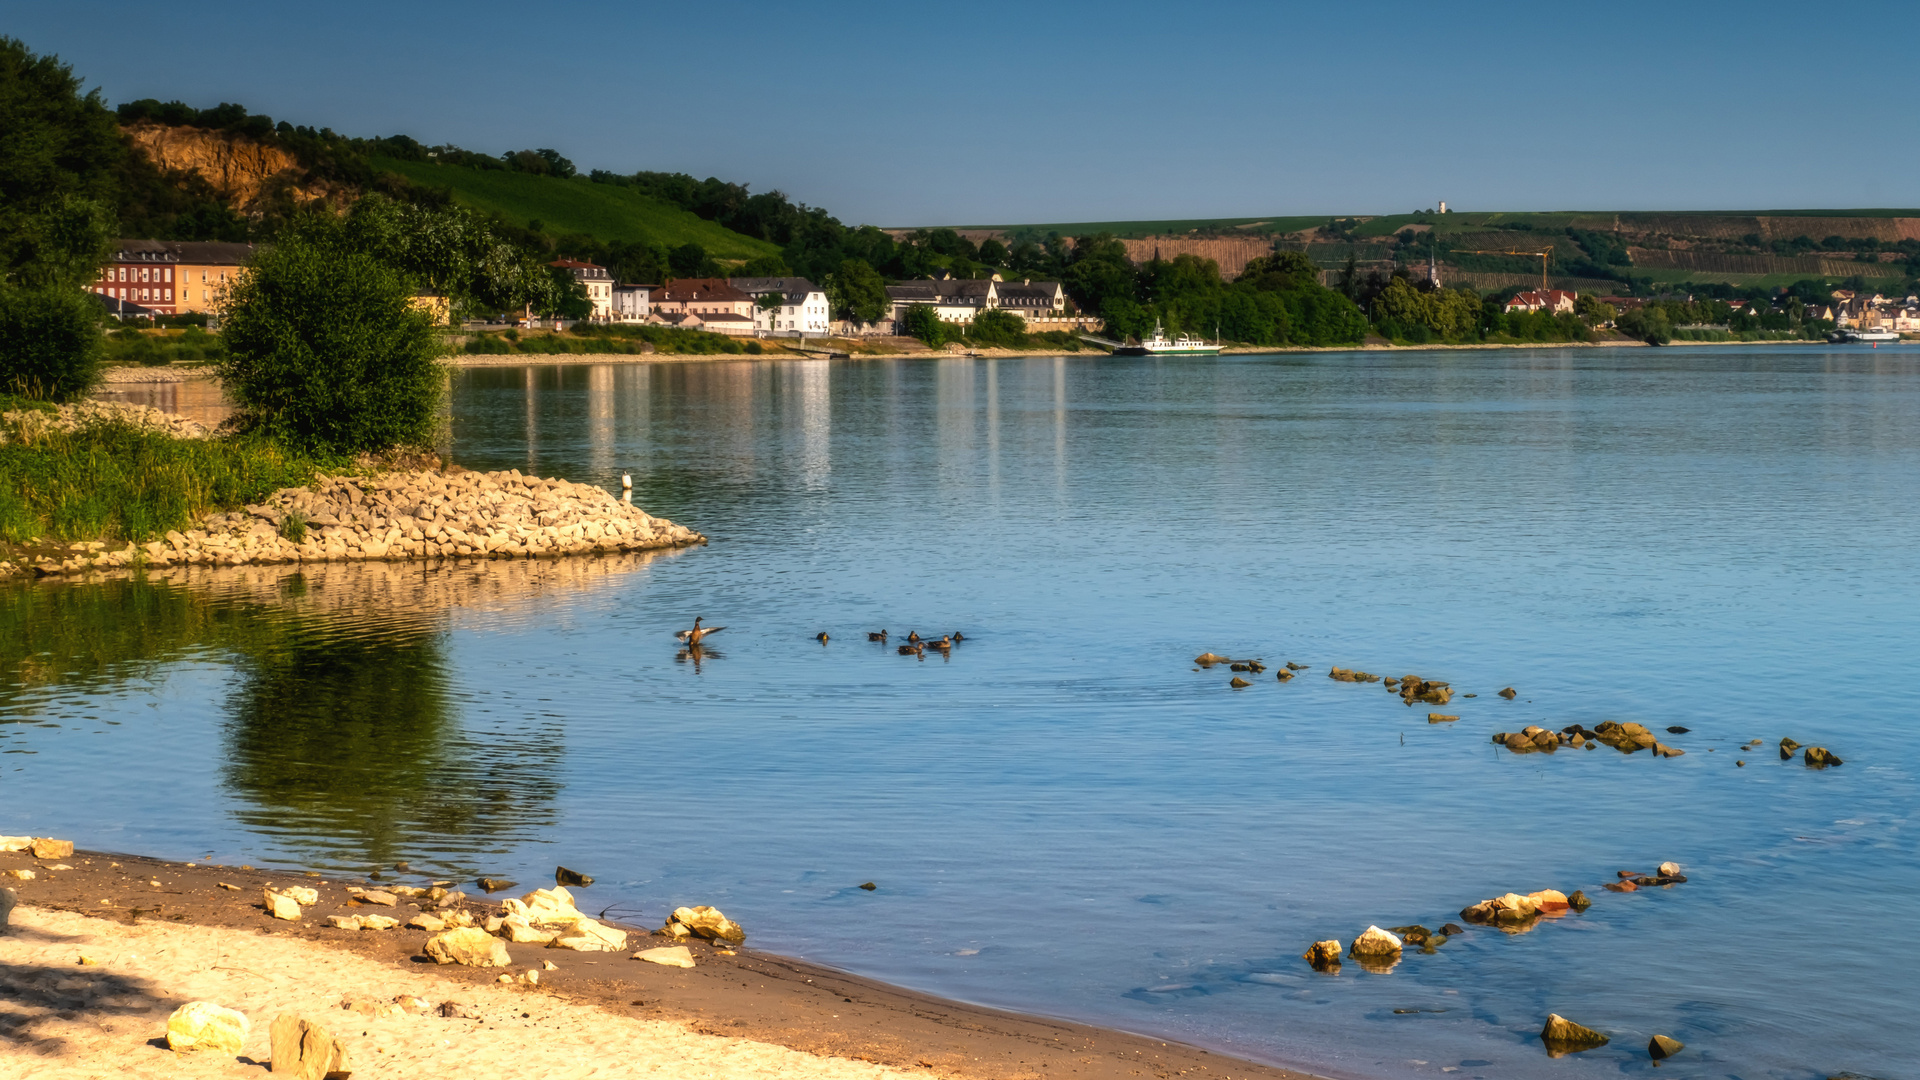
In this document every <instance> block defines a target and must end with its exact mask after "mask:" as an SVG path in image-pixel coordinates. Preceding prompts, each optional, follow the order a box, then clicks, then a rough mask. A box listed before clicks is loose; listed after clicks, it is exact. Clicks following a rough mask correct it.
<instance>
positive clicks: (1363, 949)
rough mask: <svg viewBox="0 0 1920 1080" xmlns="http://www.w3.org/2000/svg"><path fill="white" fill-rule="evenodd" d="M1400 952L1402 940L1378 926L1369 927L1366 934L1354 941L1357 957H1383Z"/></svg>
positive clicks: (1354, 953) (1353, 950)
mask: <svg viewBox="0 0 1920 1080" xmlns="http://www.w3.org/2000/svg"><path fill="white" fill-rule="evenodd" d="M1399 951H1400V939H1399V938H1397V937H1395V936H1394V935H1392V934H1390V933H1388V932H1387V931H1385V930H1382V929H1380V928H1379V927H1377V926H1369V927H1367V929H1366V932H1365V933H1363V934H1361V935H1360V936H1359V937H1357V938H1354V939H1353V949H1352V952H1353V955H1355V956H1383V955H1386V954H1388V953H1397V952H1399Z"/></svg>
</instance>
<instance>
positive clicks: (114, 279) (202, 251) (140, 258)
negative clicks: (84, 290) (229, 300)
mask: <svg viewBox="0 0 1920 1080" xmlns="http://www.w3.org/2000/svg"><path fill="white" fill-rule="evenodd" d="M253 252H254V247H253V245H252V244H230V243H225V242H222V241H215V240H122V241H120V246H119V249H118V250H116V251H115V252H114V255H113V261H111V262H109V263H108V264H107V265H106V267H105V268H103V269H102V270H101V271H100V278H99V280H98V281H96V282H94V286H93V291H94V292H96V293H99V294H101V295H102V296H111V297H113V298H114V299H116V300H124V301H126V302H127V303H129V304H138V305H140V306H141V307H143V308H147V309H148V310H150V311H152V312H154V313H155V314H156V315H185V314H190V313H194V312H208V311H212V310H213V309H214V308H215V307H217V306H218V304H219V300H220V297H221V296H222V295H223V294H224V293H225V291H226V289H227V286H228V285H230V284H232V283H233V281H234V280H235V278H237V277H238V276H239V274H240V271H241V270H242V269H243V268H244V267H245V266H246V265H247V263H248V262H249V261H251V260H252V258H253Z"/></svg>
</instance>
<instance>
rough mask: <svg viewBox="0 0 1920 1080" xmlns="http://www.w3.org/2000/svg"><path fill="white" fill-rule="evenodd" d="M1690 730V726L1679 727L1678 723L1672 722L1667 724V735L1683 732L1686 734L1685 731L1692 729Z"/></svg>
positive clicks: (1682, 733) (1681, 733)
mask: <svg viewBox="0 0 1920 1080" xmlns="http://www.w3.org/2000/svg"><path fill="white" fill-rule="evenodd" d="M1692 730H1693V729H1692V728H1684V727H1681V726H1680V725H1679V724H1672V725H1669V726H1668V727H1667V734H1669V735H1685V734H1686V733H1687V732H1689V731H1692Z"/></svg>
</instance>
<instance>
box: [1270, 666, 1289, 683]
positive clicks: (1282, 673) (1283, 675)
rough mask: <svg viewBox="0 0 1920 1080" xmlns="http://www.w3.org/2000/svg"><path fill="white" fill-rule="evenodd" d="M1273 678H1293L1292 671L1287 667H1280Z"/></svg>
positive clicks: (1284, 679) (1282, 680) (1281, 679)
mask: <svg viewBox="0 0 1920 1080" xmlns="http://www.w3.org/2000/svg"><path fill="white" fill-rule="evenodd" d="M1274 678H1276V679H1278V680H1280V681H1281V682H1286V681H1287V680H1288V679H1291V678H1293V671H1292V670H1291V669H1288V668H1282V669H1281V670H1280V672H1279V674H1277V675H1275V676H1274Z"/></svg>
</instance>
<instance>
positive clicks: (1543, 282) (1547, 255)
mask: <svg viewBox="0 0 1920 1080" xmlns="http://www.w3.org/2000/svg"><path fill="white" fill-rule="evenodd" d="M1454 254H1456V255H1525V256H1527V257H1528V258H1535V259H1539V260H1540V291H1541V292H1546V291H1547V263H1548V261H1549V260H1551V259H1552V258H1553V245H1552V244H1548V245H1547V247H1546V250H1544V251H1472V250H1468V249H1464V248H1462V249H1459V250H1456V251H1455V252H1454Z"/></svg>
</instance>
